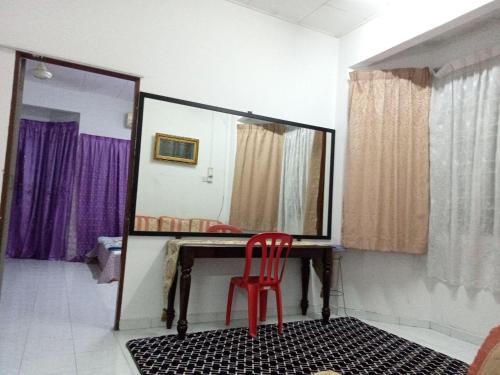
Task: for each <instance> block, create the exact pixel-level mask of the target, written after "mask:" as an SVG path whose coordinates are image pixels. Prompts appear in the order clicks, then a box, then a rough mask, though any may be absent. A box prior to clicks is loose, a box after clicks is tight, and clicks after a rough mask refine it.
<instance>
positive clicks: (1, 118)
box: [0, 47, 15, 296]
mask: <svg viewBox="0 0 500 375" xmlns="http://www.w3.org/2000/svg"><path fill="white" fill-rule="evenodd" d="M14 60H15V52H14V51H12V50H9V49H5V48H1V47H0V77H1V78H0V189H1V186H3V185H2V184H3V173H4V169H5V149H6V146H7V134H8V126H9V119H10V105H11V94H12V83H13V82H12V81H13V78H14ZM6 233H7V225H6V223H5V222H4V230H3V233H0V236H2V242H5V240H4V234H6ZM2 276H3V256H2V254H1V252H0V296H1V293H2V292H1V288H2V279H3V277H2Z"/></svg>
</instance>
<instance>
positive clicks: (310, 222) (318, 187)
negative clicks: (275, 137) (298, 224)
mask: <svg viewBox="0 0 500 375" xmlns="http://www.w3.org/2000/svg"><path fill="white" fill-rule="evenodd" d="M325 142H326V140H325V132H320V131H315V132H314V140H313V147H312V153H311V161H310V163H309V176H308V178H307V188H306V204H305V211H304V234H306V235H313V236H315V235H320V234H321V233H322V230H323V199H324V196H323V190H324V182H325V180H324V178H325V174H326V171H325Z"/></svg>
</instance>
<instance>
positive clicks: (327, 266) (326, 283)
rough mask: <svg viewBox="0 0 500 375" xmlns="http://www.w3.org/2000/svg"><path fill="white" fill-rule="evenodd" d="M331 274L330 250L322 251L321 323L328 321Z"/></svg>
mask: <svg viewBox="0 0 500 375" xmlns="http://www.w3.org/2000/svg"><path fill="white" fill-rule="evenodd" d="M331 273H332V250H331V249H324V250H323V309H322V311H321V315H322V316H323V323H328V321H329V320H330V283H331Z"/></svg>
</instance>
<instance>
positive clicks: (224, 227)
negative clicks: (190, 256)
mask: <svg viewBox="0 0 500 375" xmlns="http://www.w3.org/2000/svg"><path fill="white" fill-rule="evenodd" d="M207 233H243V231H242V230H241V229H240V228H238V227H235V226H234V225H229V224H216V225H211V226H209V227H208V228H207Z"/></svg>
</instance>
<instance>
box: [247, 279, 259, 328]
mask: <svg viewBox="0 0 500 375" xmlns="http://www.w3.org/2000/svg"><path fill="white" fill-rule="evenodd" d="M258 298H259V291H258V289H257V288H255V287H254V286H253V285H249V287H248V329H249V333H250V336H252V337H257V304H258Z"/></svg>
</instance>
